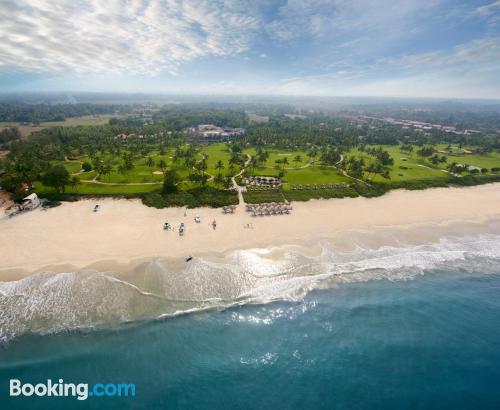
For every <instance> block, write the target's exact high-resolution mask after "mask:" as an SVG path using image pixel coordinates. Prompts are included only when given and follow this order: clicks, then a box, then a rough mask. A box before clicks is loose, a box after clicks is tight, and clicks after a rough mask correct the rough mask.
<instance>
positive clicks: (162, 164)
mask: <svg viewBox="0 0 500 410" xmlns="http://www.w3.org/2000/svg"><path fill="white" fill-rule="evenodd" d="M158 166H159V167H160V169H161V171H162V172H165V168H166V167H167V163H166V162H165V161H164V160H163V159H160V161H159V162H158Z"/></svg>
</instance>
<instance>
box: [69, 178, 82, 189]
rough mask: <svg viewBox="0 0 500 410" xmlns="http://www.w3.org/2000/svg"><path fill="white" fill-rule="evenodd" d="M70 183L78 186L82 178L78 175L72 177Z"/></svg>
mask: <svg viewBox="0 0 500 410" xmlns="http://www.w3.org/2000/svg"><path fill="white" fill-rule="evenodd" d="M70 183H71V187H72V188H76V187H77V186H78V185H79V184H80V180H79V179H78V178H77V177H72V178H71V181H70Z"/></svg>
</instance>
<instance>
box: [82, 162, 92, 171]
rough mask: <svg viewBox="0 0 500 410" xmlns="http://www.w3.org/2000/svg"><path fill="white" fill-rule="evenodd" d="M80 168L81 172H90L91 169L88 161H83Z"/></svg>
mask: <svg viewBox="0 0 500 410" xmlns="http://www.w3.org/2000/svg"><path fill="white" fill-rule="evenodd" d="M82 169H83V172H90V171H92V164H91V163H90V162H88V161H85V162H84V163H83V164H82Z"/></svg>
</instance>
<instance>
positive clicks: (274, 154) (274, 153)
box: [243, 148, 312, 168]
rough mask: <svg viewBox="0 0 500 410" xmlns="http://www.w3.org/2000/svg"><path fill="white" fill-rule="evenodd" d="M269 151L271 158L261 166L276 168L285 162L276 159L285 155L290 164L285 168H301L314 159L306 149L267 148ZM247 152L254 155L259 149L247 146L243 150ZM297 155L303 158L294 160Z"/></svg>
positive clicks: (280, 158) (281, 158)
mask: <svg viewBox="0 0 500 410" xmlns="http://www.w3.org/2000/svg"><path fill="white" fill-rule="evenodd" d="M265 151H267V152H268V153H269V158H268V159H267V161H266V162H265V163H261V164H259V165H260V166H261V167H271V168H274V167H275V166H277V165H280V166H281V165H283V164H277V163H276V160H283V159H284V158H285V157H286V158H287V160H288V164H285V165H284V167H285V168H299V167H302V166H304V165H306V164H308V163H309V162H311V161H312V159H311V158H310V157H309V156H308V155H307V153H306V152H305V151H296V150H295V151H294V150H285V151H283V150H277V149H274V148H273V149H266V150H265ZM243 152H244V153H245V154H250V155H251V156H252V157H253V156H255V155H256V153H257V150H256V149H255V148H247V149H245V150H244V151H243ZM296 156H300V157H301V159H300V161H294V159H295V157H296Z"/></svg>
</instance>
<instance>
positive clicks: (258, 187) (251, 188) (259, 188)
mask: <svg viewBox="0 0 500 410" xmlns="http://www.w3.org/2000/svg"><path fill="white" fill-rule="evenodd" d="M246 189H247V191H270V190H273V189H275V190H279V189H281V186H278V185H275V186H272V185H247V186H246Z"/></svg>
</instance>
